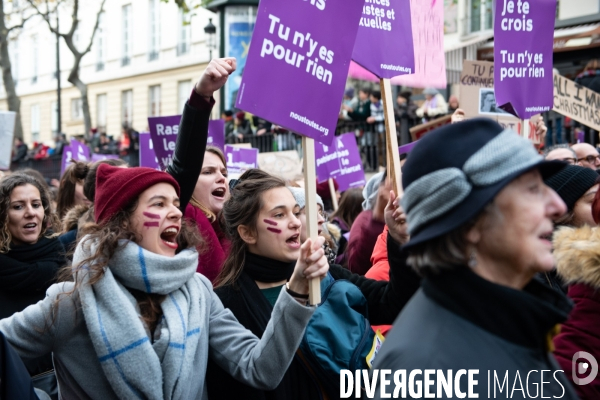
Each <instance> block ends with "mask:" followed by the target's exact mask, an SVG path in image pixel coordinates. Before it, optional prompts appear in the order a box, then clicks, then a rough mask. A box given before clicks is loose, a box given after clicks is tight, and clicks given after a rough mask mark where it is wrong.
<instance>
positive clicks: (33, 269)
mask: <svg viewBox="0 0 600 400" xmlns="http://www.w3.org/2000/svg"><path fill="white" fill-rule="evenodd" d="M65 264H66V262H65V250H64V247H63V246H62V244H61V242H60V240H58V238H51V239H49V238H47V237H42V238H40V240H38V242H37V243H36V244H26V245H21V246H12V247H11V250H10V251H9V252H8V253H6V254H0V319H3V318H7V317H10V316H11V315H13V314H14V313H16V312H19V311H23V310H24V309H25V308H27V307H28V306H30V305H32V304H35V303H37V302H38V301H40V300H43V299H44V297H46V290H47V289H48V288H49V287H50V285H52V284H53V283H54V282H55V281H56V277H57V272H58V270H59V269H60V268H61V267H63V266H64V265H65ZM24 361H25V365H26V366H27V369H28V370H29V372H30V373H31V374H32V375H35V374H39V373H42V372H45V371H48V370H50V369H52V358H51V357H50V355H47V356H44V357H39V358H36V359H33V360H24Z"/></svg>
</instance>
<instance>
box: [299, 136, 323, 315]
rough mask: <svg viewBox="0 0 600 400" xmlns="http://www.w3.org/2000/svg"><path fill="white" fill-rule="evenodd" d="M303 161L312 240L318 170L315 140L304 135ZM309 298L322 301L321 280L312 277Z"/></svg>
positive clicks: (315, 224)
mask: <svg viewBox="0 0 600 400" xmlns="http://www.w3.org/2000/svg"><path fill="white" fill-rule="evenodd" d="M302 152H303V157H302V162H303V167H304V194H305V196H306V206H305V207H306V208H305V213H306V234H307V236H308V237H309V238H311V239H312V240H314V239H316V238H317V237H318V236H319V229H318V222H317V219H318V217H317V196H316V193H317V171H316V167H315V165H316V163H315V140H314V139H312V138H309V137H306V136H302ZM308 300H309V302H310V304H311V305H316V304H319V303H320V302H321V281H320V280H319V279H311V280H310V283H309V284H308Z"/></svg>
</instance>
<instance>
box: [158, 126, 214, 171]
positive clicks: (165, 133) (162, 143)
mask: <svg viewBox="0 0 600 400" xmlns="http://www.w3.org/2000/svg"><path fill="white" fill-rule="evenodd" d="M180 121H181V115H171V116H167V117H148V126H149V127H150V137H151V138H152V142H153V144H154V152H155V153H156V158H157V159H158V163H159V165H160V167H161V168H162V169H163V170H165V169H166V168H167V166H168V165H169V164H170V163H171V159H172V158H173V152H174V151H175V143H176V142H177V134H178V133H179V122H180ZM206 142H207V144H209V145H212V146H216V147H218V148H220V149H221V150H222V149H223V147H224V145H225V121H223V120H222V119H216V120H211V121H209V123H208V139H207V141H206Z"/></svg>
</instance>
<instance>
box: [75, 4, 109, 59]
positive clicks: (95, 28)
mask: <svg viewBox="0 0 600 400" xmlns="http://www.w3.org/2000/svg"><path fill="white" fill-rule="evenodd" d="M104 3H106V0H102V3H101V4H100V11H98V14H96V23H95V24H94V29H92V35H91V37H90V43H89V44H88V46H87V47H86V49H85V50H84V51H83V52H82V53H81V54H87V53H88V52H89V51H90V50H91V49H92V45H93V44H94V37H95V36H96V32H97V31H98V25H100V16H101V15H102V13H103V12H104Z"/></svg>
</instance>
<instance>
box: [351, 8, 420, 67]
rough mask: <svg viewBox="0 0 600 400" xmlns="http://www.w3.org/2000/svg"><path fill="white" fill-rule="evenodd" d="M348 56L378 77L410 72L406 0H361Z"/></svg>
mask: <svg viewBox="0 0 600 400" xmlns="http://www.w3.org/2000/svg"><path fill="white" fill-rule="evenodd" d="M352 59H353V60H354V61H356V62H357V63H358V64H360V65H362V66H363V67H364V68H365V69H367V70H369V71H371V72H372V73H374V74H375V75H377V77H379V78H393V77H394V76H398V75H405V74H412V73H414V71H415V52H414V44H413V33H412V25H411V16H410V0H381V1H377V2H373V1H372V0H365V3H364V5H363V10H362V17H361V18H360V23H359V28H358V34H357V35H356V42H355V43H354V51H353V52H352Z"/></svg>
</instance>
